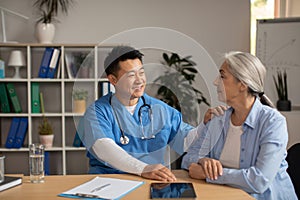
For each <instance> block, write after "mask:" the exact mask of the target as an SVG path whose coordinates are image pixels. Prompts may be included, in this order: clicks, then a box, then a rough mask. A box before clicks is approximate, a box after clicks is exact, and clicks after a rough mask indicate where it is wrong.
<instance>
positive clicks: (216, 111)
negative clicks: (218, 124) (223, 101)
mask: <svg viewBox="0 0 300 200" xmlns="http://www.w3.org/2000/svg"><path fill="white" fill-rule="evenodd" d="M227 109H228V106H223V105H220V106H217V107H214V108H209V109H208V110H207V111H206V113H205V115H204V119H203V123H204V124H206V123H207V122H209V121H210V120H211V119H212V118H213V117H214V116H220V115H224V111H225V110H227Z"/></svg>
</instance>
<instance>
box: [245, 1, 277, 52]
mask: <svg viewBox="0 0 300 200" xmlns="http://www.w3.org/2000/svg"><path fill="white" fill-rule="evenodd" d="M275 1H276V0H251V28H250V30H251V33H250V37H251V39H250V42H251V44H250V50H251V53H252V54H254V55H255V48H256V20H257V19H270V18H274V17H275Z"/></svg>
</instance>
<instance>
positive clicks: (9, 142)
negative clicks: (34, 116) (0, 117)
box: [5, 117, 28, 148]
mask: <svg viewBox="0 0 300 200" xmlns="http://www.w3.org/2000/svg"><path fill="white" fill-rule="evenodd" d="M27 129H28V118H27V117H13V118H12V122H11V125H10V129H9V131H8V135H7V138H6V142H5V147H6V148H21V147H22V146H23V143H24V139H25V136H26V133H27Z"/></svg>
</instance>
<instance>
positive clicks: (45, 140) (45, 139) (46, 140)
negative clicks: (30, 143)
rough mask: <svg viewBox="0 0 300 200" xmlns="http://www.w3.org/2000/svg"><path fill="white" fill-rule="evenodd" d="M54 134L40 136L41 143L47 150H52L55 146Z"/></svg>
mask: <svg viewBox="0 0 300 200" xmlns="http://www.w3.org/2000/svg"><path fill="white" fill-rule="evenodd" d="M53 140H54V134H52V135H40V143H41V144H43V145H44V146H45V148H50V147H52V146H53Z"/></svg>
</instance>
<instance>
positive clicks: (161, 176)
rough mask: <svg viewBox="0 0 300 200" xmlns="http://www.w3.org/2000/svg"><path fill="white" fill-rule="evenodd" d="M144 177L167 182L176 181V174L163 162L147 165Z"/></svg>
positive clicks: (143, 173)
mask: <svg viewBox="0 0 300 200" xmlns="http://www.w3.org/2000/svg"><path fill="white" fill-rule="evenodd" d="M141 176H142V177H144V178H148V179H154V180H159V181H165V182H173V181H176V177H175V175H174V174H173V173H172V172H171V171H170V169H168V168H167V167H165V166H163V165H162V164H154V165H147V166H146V167H145V168H144V170H143V172H142V174H141Z"/></svg>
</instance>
